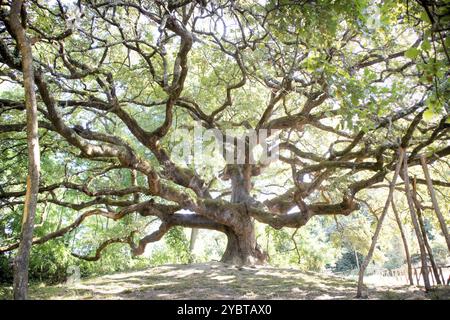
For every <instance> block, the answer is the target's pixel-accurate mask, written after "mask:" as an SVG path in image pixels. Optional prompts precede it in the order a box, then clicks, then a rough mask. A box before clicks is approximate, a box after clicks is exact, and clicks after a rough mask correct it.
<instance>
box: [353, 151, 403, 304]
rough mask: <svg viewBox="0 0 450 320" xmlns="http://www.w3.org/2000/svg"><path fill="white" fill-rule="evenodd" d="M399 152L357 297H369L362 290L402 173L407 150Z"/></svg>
mask: <svg viewBox="0 0 450 320" xmlns="http://www.w3.org/2000/svg"><path fill="white" fill-rule="evenodd" d="M398 153H399V154H398V160H397V165H396V166H395V172H394V177H393V178H392V181H391V184H390V186H389V193H388V197H387V200H386V203H385V204H384V208H383V212H382V213H381V215H380V218H379V219H378V223H377V227H376V229H375V233H374V234H373V237H372V243H371V244H370V248H369V252H368V253H367V256H366V257H365V258H364V261H363V263H362V264H361V267H360V269H359V275H358V289H357V292H356V297H357V298H364V297H367V295H365V294H363V292H362V291H363V285H364V273H365V272H366V269H367V266H368V265H369V263H370V261H371V260H372V256H373V253H374V251H375V245H376V243H377V240H378V236H379V234H380V231H381V226H382V225H383V220H384V218H385V217H386V214H387V212H388V209H389V205H390V203H391V201H392V197H393V195H394V188H395V183H396V182H397V178H398V175H399V173H400V168H401V166H402V160H403V158H404V155H405V150H404V149H403V148H399V151H398Z"/></svg>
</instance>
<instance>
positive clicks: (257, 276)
mask: <svg viewBox="0 0 450 320" xmlns="http://www.w3.org/2000/svg"><path fill="white" fill-rule="evenodd" d="M355 290H356V282H355V281H354V280H352V279H349V278H343V277H338V276H334V275H330V274H320V273H313V272H301V271H299V270H297V269H280V268H272V267H267V266H264V267H257V268H247V267H244V268H237V267H235V266H230V265H226V264H222V263H219V262H212V263H204V264H191V265H164V266H159V267H154V268H150V269H147V270H143V271H133V272H124V273H117V274H112V275H106V276H101V277H95V278H90V279H83V280H81V281H80V282H78V283H75V284H72V285H57V286H44V285H32V286H31V288H30V298H31V299H71V300H84V299H237V300H245V299H283V300H286V299H295V300H297V299H353V298H354V296H355V292H356V291H355ZM366 290H367V291H368V294H369V298H370V299H396V300H398V299H400V300H403V299H450V289H449V288H448V287H439V288H435V289H434V290H433V291H432V292H430V293H429V294H425V293H424V292H423V291H422V290H420V289H419V288H417V287H408V286H398V285H397V286H386V285H384V286H375V285H373V284H369V285H368V287H367V288H366ZM9 298H11V288H6V287H3V288H2V287H0V299H9Z"/></svg>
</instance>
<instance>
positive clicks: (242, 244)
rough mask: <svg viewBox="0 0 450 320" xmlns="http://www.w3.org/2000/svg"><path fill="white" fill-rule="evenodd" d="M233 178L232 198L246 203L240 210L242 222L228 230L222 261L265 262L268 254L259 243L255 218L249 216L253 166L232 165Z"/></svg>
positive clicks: (230, 169)
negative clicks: (248, 207) (256, 235)
mask: <svg viewBox="0 0 450 320" xmlns="http://www.w3.org/2000/svg"><path fill="white" fill-rule="evenodd" d="M228 170H229V172H228V174H229V175H230V178H231V190H232V191H231V192H232V194H231V200H232V202H233V203H236V204H244V206H243V207H242V209H241V210H240V211H238V215H239V216H240V219H239V220H240V222H239V223H238V224H237V225H234V226H233V227H232V228H229V229H227V230H226V232H225V234H226V236H227V246H226V249H225V252H224V254H223V256H222V260H221V261H222V262H225V263H229V264H235V265H255V264H264V263H265V262H266V260H267V255H266V254H265V253H264V252H263V250H262V249H261V247H260V246H259V245H258V244H257V241H256V237H255V228H254V221H253V220H254V219H253V218H252V217H250V216H249V214H248V212H247V210H246V208H247V205H251V204H252V198H251V196H250V191H251V188H252V183H251V171H250V170H251V167H250V166H249V165H239V166H232V167H231V168H229V169H228Z"/></svg>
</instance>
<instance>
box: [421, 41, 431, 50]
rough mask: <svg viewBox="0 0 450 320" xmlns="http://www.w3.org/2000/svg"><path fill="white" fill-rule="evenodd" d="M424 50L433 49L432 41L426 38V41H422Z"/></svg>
mask: <svg viewBox="0 0 450 320" xmlns="http://www.w3.org/2000/svg"><path fill="white" fill-rule="evenodd" d="M421 47H422V50H423V51H429V50H430V49H431V43H430V41H428V40H425V41H424V42H422V46H421Z"/></svg>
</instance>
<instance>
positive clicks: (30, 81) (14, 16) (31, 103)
mask: <svg viewBox="0 0 450 320" xmlns="http://www.w3.org/2000/svg"><path fill="white" fill-rule="evenodd" d="M21 13H23V1H20V0H15V1H13V3H12V5H11V13H10V25H11V29H12V30H13V34H14V36H15V38H16V41H17V44H18V47H19V51H20V53H21V56H22V57H21V61H22V73H23V84H24V88H25V106H26V114H27V145H28V177H27V189H26V195H25V204H24V212H23V218H22V231H21V236H20V245H19V249H18V251H17V254H16V257H15V259H14V299H17V300H24V299H27V295H28V265H29V258H30V250H31V244H32V241H33V230H34V219H35V215H36V206H37V197H38V192H39V170H40V167H39V163H40V156H39V140H38V121H37V102H36V95H35V92H34V72H33V56H32V52H31V44H30V42H29V40H28V38H27V36H26V34H25V29H24V27H23V26H22V24H21V21H22V19H21Z"/></svg>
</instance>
